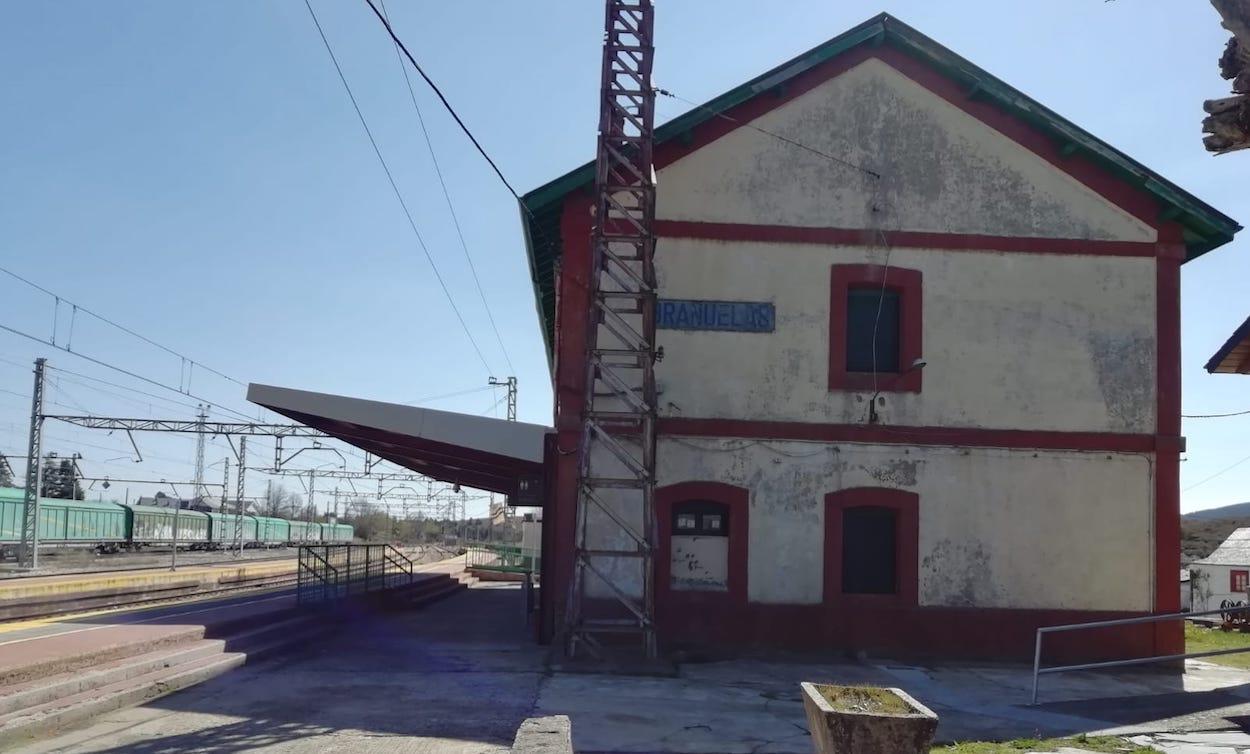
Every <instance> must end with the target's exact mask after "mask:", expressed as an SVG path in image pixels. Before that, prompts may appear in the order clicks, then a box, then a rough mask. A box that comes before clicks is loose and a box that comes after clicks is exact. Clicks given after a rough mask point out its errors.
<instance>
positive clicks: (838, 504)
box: [824, 487, 920, 610]
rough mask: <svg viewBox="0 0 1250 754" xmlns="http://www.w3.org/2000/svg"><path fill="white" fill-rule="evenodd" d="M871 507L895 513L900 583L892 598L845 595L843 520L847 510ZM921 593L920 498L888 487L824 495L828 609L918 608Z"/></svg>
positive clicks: (896, 572) (896, 569) (895, 539)
mask: <svg viewBox="0 0 1250 754" xmlns="http://www.w3.org/2000/svg"><path fill="white" fill-rule="evenodd" d="M864 506H872V507H875V508H889V509H891V510H893V511H894V512H895V514H896V515H895V519H894V521H895V532H894V546H895V561H894V572H895V575H896V579H897V583H896V584H895V589H896V592H895V594H892V595H884V594H882V595H876V594H843V592H842V520H843V514H844V513H845V512H846V510H847V509H848V508H860V507H864ZM919 592H920V496H919V495H917V494H916V493H914V492H907V491H905V490H893V489H888V488H885V487H852V488H850V489H845V490H838V491H837V492H830V493H829V494H828V495H825V582H824V601H825V604H826V605H834V606H839V605H840V606H842V607H843V608H845V609H848V610H875V609H880V608H882V607H890V606H893V607H915V606H916V605H917V602H918V594H919Z"/></svg>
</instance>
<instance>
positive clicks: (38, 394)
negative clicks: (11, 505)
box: [18, 359, 47, 568]
mask: <svg viewBox="0 0 1250 754" xmlns="http://www.w3.org/2000/svg"><path fill="white" fill-rule="evenodd" d="M46 363H47V359H35V388H34V390H33V391H32V392H31V400H30V444H29V446H28V450H27V451H26V500H25V504H24V505H23V506H22V545H21V549H20V551H19V552H18V565H20V566H21V567H23V568H38V567H39V497H40V495H42V494H43V382H44V380H43V372H44V365H45V364H46Z"/></svg>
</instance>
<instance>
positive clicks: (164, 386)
mask: <svg viewBox="0 0 1250 754" xmlns="http://www.w3.org/2000/svg"><path fill="white" fill-rule="evenodd" d="M0 330H3V331H5V332H8V333H12V334H14V335H17V336H20V337H23V338H26V339H27V340H33V341H34V342H36V343H42V344H43V345H45V346H51V347H52V348H55V349H57V350H58V351H64V352H65V353H68V354H71V355H73V356H77V357H78V358H80V359H85V360H87V361H90V362H91V363H92V364H95V365H96V366H102V367H104V368H105V369H111V370H113V371H114V372H118V373H119V374H124V375H126V376H127V377H131V378H133V379H136V380H139V381H141V382H146V383H148V384H149V385H154V386H156V387H159V388H162V389H164V390H168V391H170V392H172V393H178V394H179V395H185V396H187V397H188V398H193V399H195V400H197V401H201V402H203V403H209V404H212V405H213V406H216V407H217V408H219V409H221V410H222V411H225V412H227V413H231V414H234V415H235V416H239V417H242V418H243V419H248V420H250V419H251V417H249V416H248V415H247V414H244V413H241V412H239V411H235V410H234V409H231V408H227V407H225V406H222V405H221V404H220V403H218V402H217V401H213V400H209V399H208V398H201V397H200V396H198V395H196V394H195V393H192V392H189V391H187V390H183V389H182V388H180V387H174V386H172V385H167V384H165V383H164V382H161V381H159V380H154V379H152V378H150V377H144V376H143V375H141V374H138V373H136V372H132V371H130V370H129V369H126V368H124V367H119V366H116V365H114V364H110V363H108V362H107V361H103V360H101V359H97V358H95V357H94V356H88V355H87V354H85V353H83V352H81V351H72V350H70V349H69V348H68V347H66V346H62V345H59V344H57V343H53V342H52V341H51V340H48V339H46V338H41V337H39V336H38V335H31V334H30V333H28V332H23V331H21V330H18V329H17V328H15V327H9V326H8V325H4V324H0Z"/></svg>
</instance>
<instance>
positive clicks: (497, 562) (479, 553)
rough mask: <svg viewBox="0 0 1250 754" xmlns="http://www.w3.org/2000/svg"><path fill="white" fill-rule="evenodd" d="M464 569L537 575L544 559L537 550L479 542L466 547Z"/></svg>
mask: <svg viewBox="0 0 1250 754" xmlns="http://www.w3.org/2000/svg"><path fill="white" fill-rule="evenodd" d="M464 567H465V568H471V569H474V570H480V571H500V572H502V573H528V574H531V575H532V574H536V573H538V572H539V571H540V570H542V558H541V556H540V555H539V551H538V550H536V549H531V548H526V547H521V546H519V545H504V544H495V543H492V542H479V543H476V544H470V545H466V546H465V551H464Z"/></svg>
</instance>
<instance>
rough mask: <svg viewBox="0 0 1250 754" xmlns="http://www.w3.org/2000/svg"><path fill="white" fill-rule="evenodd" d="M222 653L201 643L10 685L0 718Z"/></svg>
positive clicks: (1, 699) (0, 698)
mask: <svg viewBox="0 0 1250 754" xmlns="http://www.w3.org/2000/svg"><path fill="white" fill-rule="evenodd" d="M225 651H226V643H225V642H224V641H222V640H221V639H203V640H200V641H197V642H193V643H191V644H187V645H178V646H175V647H173V648H171V649H161V650H156V651H152V652H147V653H144V654H140V655H137V656H134V657H126V658H123V659H120V660H112V661H111V662H104V663H100V664H98V665H94V666H92V667H91V668H90V669H83V670H73V671H69V672H66V673H58V674H56V675H52V676H47V677H44V678H36V679H33V680H29V681H25V682H23V683H16V684H12V685H10V686H6V687H4V688H0V716H3V715H8V714H10V713H13V712H18V711H20V710H24V709H29V708H31V707H36V706H38V705H41V704H47V703H48V702H53V701H56V700H57V699H62V698H64V697H67V696H72V695H74V694H78V693H81V692H83V691H90V690H92V689H97V688H100V687H101V686H107V685H109V684H111V683H117V682H119V681H128V680H130V679H132V678H137V677H139V676H142V675H146V674H148V673H152V672H155V671H157V670H160V669H161V668H169V667H173V666H175V665H182V664H184V663H188V662H192V661H194V660H199V659H203V658H205V657H209V656H211V655H220V654H222V653H223V652H225Z"/></svg>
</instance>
